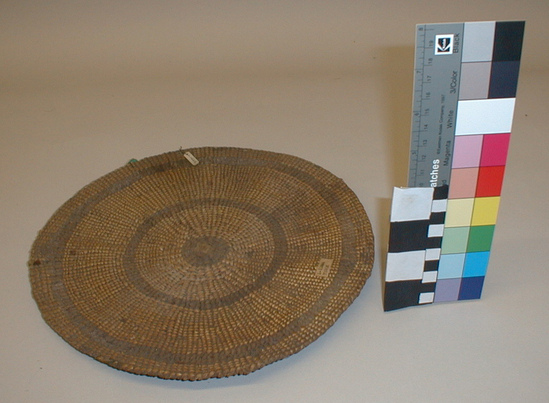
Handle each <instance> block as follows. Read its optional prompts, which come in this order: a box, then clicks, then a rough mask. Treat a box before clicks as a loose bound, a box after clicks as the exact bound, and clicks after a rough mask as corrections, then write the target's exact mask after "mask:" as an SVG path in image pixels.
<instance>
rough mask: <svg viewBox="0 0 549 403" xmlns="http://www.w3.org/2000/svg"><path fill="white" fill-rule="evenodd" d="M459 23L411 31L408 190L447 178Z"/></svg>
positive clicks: (455, 97)
mask: <svg viewBox="0 0 549 403" xmlns="http://www.w3.org/2000/svg"><path fill="white" fill-rule="evenodd" d="M462 38H463V24H421V25H417V27H416V57H415V67H414V71H415V77H414V100H413V111H412V136H411V144H410V166H409V171H408V186H410V187H436V186H442V185H447V184H448V183H449V180H450V171H451V165H452V151H453V147H454V135H455V126H456V111H457V105H458V89H459V80H460V74H461V46H462Z"/></svg>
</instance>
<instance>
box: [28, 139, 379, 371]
mask: <svg viewBox="0 0 549 403" xmlns="http://www.w3.org/2000/svg"><path fill="white" fill-rule="evenodd" d="M186 152H190V153H191V156H189V155H188V154H187V157H189V158H190V159H191V160H192V156H194V157H195V158H196V160H197V161H198V164H196V165H194V164H193V163H196V162H197V161H193V163H191V162H190V161H189V159H187V158H186V157H185V153H186ZM373 259H374V252H373V235H372V230H371V226H370V222H369V220H368V217H367V215H366V213H365V211H364V209H363V207H362V205H361V204H360V202H359V201H358V199H357V197H356V196H355V194H354V193H353V192H352V191H351V190H350V189H349V188H348V187H347V186H346V185H345V183H344V182H343V181H342V180H341V179H338V178H337V177H335V176H334V175H332V174H331V173H329V172H328V171H326V170H325V169H323V168H320V167H319V166H316V165H314V164H312V163H310V162H307V161H305V160H303V159H300V158H297V157H293V156H289V155H284V154H277V153H272V152H266V151H256V150H248V149H239V148H209V147H205V148H196V149H191V150H179V151H174V152H169V153H166V154H161V155H157V156H153V157H149V158H145V159H143V160H141V161H138V162H132V163H129V164H128V165H126V166H124V167H122V168H120V169H117V170H115V171H113V172H111V173H109V174H107V175H105V176H104V177H102V178H100V179H98V180H96V181H94V182H92V183H91V184H89V185H87V186H86V187H84V188H83V189H82V190H80V191H79V192H78V193H77V194H76V195H75V196H74V197H72V198H71V199H70V200H68V201H67V202H66V203H65V204H64V205H63V206H61V207H60V208H59V210H58V211H57V212H55V214H54V215H53V217H52V218H51V219H50V220H49V221H48V223H47V224H46V226H45V227H44V228H43V229H42V230H41V231H40V233H39V234H38V237H37V239H36V241H35V243H34V245H33V247H32V250H31V253H30V260H29V268H30V281H31V285H32V293H33V296H34V299H35V300H36V302H37V304H38V307H39V309H40V311H41V313H42V316H43V318H44V320H45V321H46V322H47V323H48V324H49V326H51V328H52V329H53V330H54V331H55V332H57V333H58V334H59V335H60V336H61V337H62V338H63V339H64V340H66V341H67V342H68V343H69V344H70V345H72V346H73V347H74V348H76V349H77V350H79V351H81V352H82V353H84V354H87V355H89V356H91V357H93V358H95V359H96V360H98V361H100V362H103V363H105V364H107V365H110V366H112V367H114V368H117V369H120V370H123V371H127V372H131V373H134V374H140V375H149V376H156V377H160V378H167V379H181V380H201V379H207V378H212V377H225V376H231V375H236V374H247V373H250V372H252V371H255V370H257V369H259V368H261V367H263V366H265V365H267V364H270V363H272V362H274V361H277V360H280V359H282V358H285V357H287V356H289V355H291V354H294V353H296V352H298V351H300V350H301V349H303V348H304V347H305V346H307V345H308V344H310V343H311V342H313V341H314V340H316V339H317V338H318V337H319V336H320V335H322V334H323V333H324V332H325V331H326V330H327V329H328V328H329V327H330V326H331V325H332V324H333V323H334V322H335V321H336V320H337V318H338V317H339V316H340V315H341V313H342V312H343V311H345V309H347V307H348V306H349V305H350V304H351V302H352V301H353V300H354V299H355V298H356V297H357V296H358V294H359V293H360V290H361V289H362V287H363V286H364V283H365V282H366V279H367V278H368V277H369V275H370V272H371V268H372V264H373Z"/></svg>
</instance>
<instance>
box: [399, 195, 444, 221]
mask: <svg viewBox="0 0 549 403" xmlns="http://www.w3.org/2000/svg"><path fill="white" fill-rule="evenodd" d="M433 191H434V188H431V187H428V188H394V190H393V204H392V207H391V222H399V221H417V220H428V219H429V217H430V216H431V205H432V202H433Z"/></svg>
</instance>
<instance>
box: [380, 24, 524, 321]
mask: <svg viewBox="0 0 549 403" xmlns="http://www.w3.org/2000/svg"><path fill="white" fill-rule="evenodd" d="M524 26H525V24H524V22H522V21H516V22H515V21H512V22H493V21H492V22H471V23H461V24H423V25H418V26H417V38H416V66H415V82H414V111H413V119H412V141H411V147H410V157H411V158H410V170H409V179H408V186H410V188H404V189H395V193H394V195H393V206H392V210H391V229H390V239H389V254H388V259H387V272H386V278H385V293H384V309H385V310H386V311H390V310H394V309H399V308H404V307H407V306H414V305H423V304H429V303H433V302H435V303H436V302H448V301H458V300H469V299H478V298H480V297H481V293H482V288H483V285H484V278H485V276H486V272H487V268H488V262H489V258H490V249H491V244H492V238H493V235H494V229H495V224H496V220H497V215H498V209H499V204H500V196H501V189H502V184H503V178H504V172H505V165H506V160H507V152H508V148H509V140H510V135H511V126H512V121H513V112H514V107H515V97H516V91H517V83H518V75H519V68H520V57H521V51H522V41H523V36H524Z"/></svg>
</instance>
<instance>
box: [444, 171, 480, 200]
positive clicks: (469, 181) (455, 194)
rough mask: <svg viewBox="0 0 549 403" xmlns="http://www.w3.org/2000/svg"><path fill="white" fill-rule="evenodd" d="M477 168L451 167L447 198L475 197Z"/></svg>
mask: <svg viewBox="0 0 549 403" xmlns="http://www.w3.org/2000/svg"><path fill="white" fill-rule="evenodd" d="M478 170H479V169H478V168H459V169H452V174H451V176H450V189H449V191H448V198H449V199H464V198H469V197H475V191H476V189H477V178H478Z"/></svg>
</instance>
